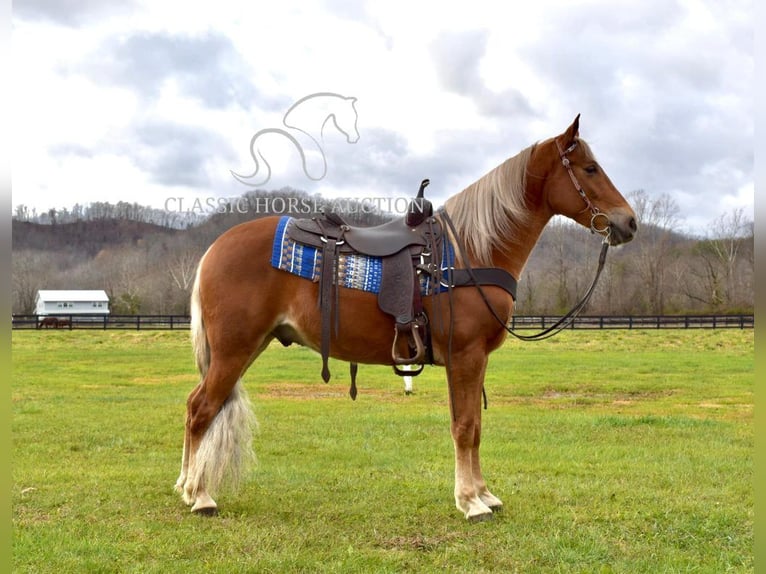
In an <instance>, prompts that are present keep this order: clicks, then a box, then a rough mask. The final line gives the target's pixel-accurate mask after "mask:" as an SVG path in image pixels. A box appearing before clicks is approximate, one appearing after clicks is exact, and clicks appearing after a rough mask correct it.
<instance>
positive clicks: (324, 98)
mask: <svg viewBox="0 0 766 574" xmlns="http://www.w3.org/2000/svg"><path fill="white" fill-rule="evenodd" d="M13 10H14V11H13V22H12V49H13V54H12V67H13V76H14V92H13V96H12V97H13V103H12V113H11V116H12V118H11V119H12V121H13V124H14V136H13V139H12V142H13V145H12V152H13V163H12V169H13V172H12V177H13V180H12V205H13V206H14V207H15V206H16V205H19V204H24V205H26V206H29V207H34V208H36V209H37V210H38V211H47V209H48V208H52V207H53V208H62V207H67V208H71V206H73V205H74V204H76V203H79V204H81V205H82V204H88V203H91V202H95V201H109V202H112V203H115V202H117V201H129V202H137V203H140V204H145V205H152V206H154V207H158V208H164V209H173V210H178V209H200V205H201V204H206V205H208V206H209V205H211V199H217V198H230V197H236V196H239V195H241V194H242V193H245V192H247V191H250V190H252V189H254V187H256V186H257V187H258V188H260V189H280V188H282V187H285V186H288V187H292V188H295V189H300V190H303V191H306V192H308V193H310V194H313V193H319V194H322V195H323V196H325V197H339V198H346V197H350V198H385V197H402V196H410V195H412V194H413V193H414V192H416V191H417V188H418V185H419V183H420V181H421V180H422V179H423V178H426V177H427V178H430V180H431V186H430V187H429V189H428V194H429V195H430V197H432V199H434V201H435V203H437V204H439V203H441V202H443V201H444V199H446V198H447V197H448V196H450V195H452V194H454V193H457V192H459V191H460V190H462V189H463V188H465V187H466V186H467V185H469V184H471V183H472V182H473V181H475V180H476V179H478V178H479V177H481V176H482V175H484V174H485V173H486V172H487V171H489V170H490V169H492V168H493V167H495V166H496V165H498V164H499V163H501V162H502V161H504V160H505V159H507V158H508V157H510V156H513V155H515V154H516V153H517V152H518V151H520V150H522V149H523V148H525V147H527V146H529V145H530V144H532V143H534V142H536V141H540V140H544V139H547V138H549V137H552V136H554V135H557V134H559V133H561V132H563V131H564V130H565V129H566V127H567V126H568V125H569V124H570V123H571V122H572V120H573V119H574V117H575V116H576V115H577V114H578V113H579V114H581V119H580V135H581V136H582V137H583V138H584V139H585V140H586V141H588V142H589V144H590V145H591V147H592V148H593V150H594V152H595V154H596V156H597V157H598V159H599V163H600V164H601V165H602V167H603V168H604V170H605V171H606V172H607V173H608V175H609V176H610V178H611V180H612V181H613V182H614V183H615V185H616V186H617V187H618V188H619V189H620V190H621V191H622V192H623V194H625V195H627V194H629V193H630V192H633V191H636V190H644V192H646V194H648V196H649V197H650V198H659V197H662V196H664V195H666V196H669V197H670V198H671V199H672V200H673V201H674V202H675V203H676V204H677V205H678V208H679V213H678V215H679V227H680V229H679V231H686V232H690V233H694V234H704V233H705V231H706V229H708V228H709V226H710V224H711V222H712V221H714V220H715V219H716V218H718V217H720V216H721V215H723V214H726V213H730V212H732V211H733V210H735V209H743V210H744V211H745V214H746V215H747V216H748V217H750V218H752V217H753V204H754V183H753V181H754V175H753V172H754V166H753V155H754V153H753V146H754V118H753V115H754V113H753V112H754V86H753V82H754V66H755V64H754V55H753V20H754V8H753V3H752V2H751V1H747V0H742V1H740V0H731V1H730V0H722V1H720V0H683V1H673V0H670V1H669V0H645V1H642V2H635V1H621V0H608V1H607V0H590V1H584V0H571V1H568V2H563V1H555V0H537V1H535V2H523V3H522V2H514V1H507V2H496V1H493V2H487V1H483V0H472V1H471V2H435V1H421V2H413V1H412V0H407V1H404V0H367V1H364V0H362V1H352V0H307V1H302V2H298V1H297V0H281V1H279V2H260V1H258V2H244V1H242V0H217V1H216V2H214V3H210V2H204V3H203V2H177V1H174V0H167V1H162V0H155V1H148V0H147V1H142V0H119V1H117V0H16V1H15V2H14V4H13ZM290 110H293V111H292V112H291V115H286V114H287V113H288V111H290ZM331 113H334V114H335V116H334V117H335V121H334V122H333V120H332V118H331V119H330V120H328V121H326V122H325V120H327V118H328V117H329V115H330V114H331ZM354 132H355V133H354ZM357 134H358V137H357ZM256 136H257V137H256ZM309 136H311V137H309ZM253 140H254V141H255V145H254V146H251V143H252V142H253ZM299 150H300V151H302V152H303V160H304V161H305V168H304V167H303V163H302V158H301V155H300V151H299ZM253 156H255V157H258V158H262V160H265V161H266V162H268V164H269V167H270V172H266V171H264V162H263V161H260V163H259V171H258V172H257V174H256V176H257V177H254V178H248V177H247V176H249V175H251V174H252V173H253V172H254V171H255V163H254V160H253ZM232 173H235V174H239V175H240V178H239V179H237V178H235V177H234V176H233V175H232ZM266 178H267V179H266ZM195 200H196V203H195ZM204 209H208V208H207V207H206V208H204Z"/></svg>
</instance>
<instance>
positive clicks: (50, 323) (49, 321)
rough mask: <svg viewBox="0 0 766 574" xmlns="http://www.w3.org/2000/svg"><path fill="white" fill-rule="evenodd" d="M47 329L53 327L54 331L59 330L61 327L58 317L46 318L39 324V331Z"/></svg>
mask: <svg viewBox="0 0 766 574" xmlns="http://www.w3.org/2000/svg"><path fill="white" fill-rule="evenodd" d="M43 327H45V328H46V329H50V328H51V327H53V328H54V329H58V327H59V320H58V318H56V317H45V318H44V319H43V320H42V321H40V322H39V323H38V324H37V328H38V329H42V328H43Z"/></svg>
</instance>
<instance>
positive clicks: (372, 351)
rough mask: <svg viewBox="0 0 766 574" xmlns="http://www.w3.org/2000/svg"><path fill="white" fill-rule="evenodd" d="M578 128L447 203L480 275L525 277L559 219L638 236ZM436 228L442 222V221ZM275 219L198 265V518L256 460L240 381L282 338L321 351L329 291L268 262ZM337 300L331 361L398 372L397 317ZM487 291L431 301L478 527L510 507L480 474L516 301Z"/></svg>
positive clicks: (189, 491) (191, 459)
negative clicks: (495, 365)
mask: <svg viewBox="0 0 766 574" xmlns="http://www.w3.org/2000/svg"><path fill="white" fill-rule="evenodd" d="M578 127H579V115H578V116H577V118H575V121H574V122H573V123H572V125H570V126H569V128H567V129H566V131H564V132H563V133H562V134H560V135H558V136H556V137H554V138H551V139H548V140H545V141H542V142H539V143H536V144H534V145H531V146H530V147H528V148H526V149H524V150H523V151H521V152H520V153H519V154H518V155H516V156H514V157H511V158H510V159H508V160H506V161H505V162H503V163H502V164H501V165H499V166H498V167H496V168H495V169H493V170H492V171H490V172H489V173H487V174H486V175H485V176H484V177H482V178H481V179H479V180H478V181H477V182H475V183H474V184H472V185H471V186H469V187H468V188H466V189H465V190H463V191H462V192H460V193H458V194H457V195H454V196H452V197H451V198H449V199H448V200H447V201H446V203H445V205H444V211H446V213H447V214H448V215H449V217H450V218H451V219H452V222H453V223H454V229H455V231H456V235H457V237H451V240H452V241H453V244H454V243H455V241H460V242H461V244H462V246H463V247H464V251H465V253H466V254H467V255H466V257H468V258H469V259H470V264H471V265H473V266H484V267H489V266H493V267H500V268H502V269H505V270H506V271H508V272H510V273H511V274H512V275H513V276H514V277H519V276H520V275H521V272H522V270H523V268H524V265H525V263H526V261H527V258H528V257H529V254H530V252H531V251H532V248H533V247H534V246H535V243H536V242H537V240H538V238H539V237H540V234H541V233H542V231H543V228H544V227H545V225H546V223H547V222H548V221H549V220H550V219H551V217H552V216H554V215H556V214H561V215H564V216H567V217H569V218H571V219H573V220H575V221H577V222H578V223H580V224H582V225H583V226H584V227H586V228H589V229H591V230H592V231H594V232H596V233H600V234H601V235H603V236H605V238H606V240H607V241H608V242H609V243H610V244H611V245H618V244H620V243H624V242H627V241H630V240H631V239H632V238H633V235H634V234H635V232H636V230H637V224H636V217H635V214H634V212H633V210H632V209H631V207H630V206H629V205H628V203H627V202H626V201H625V199H624V198H623V197H622V195H620V193H619V192H618V191H617V189H616V188H615V186H614V185H613V184H612V182H611V181H610V180H609V178H608V177H607V175H606V173H604V171H603V169H602V167H601V166H600V165H599V164H598V162H597V161H596V158H595V157H594V155H593V152H592V151H591V149H590V147H589V146H588V145H587V144H586V143H585V141H583V140H581V139H580V138H579V133H578ZM437 218H441V219H444V218H443V215H442V214H438V213H437ZM277 221H278V218H277V217H267V218H262V219H258V220H255V221H250V222H247V223H243V224H241V225H238V226H236V227H233V228H232V229H230V230H228V231H227V232H225V233H224V234H223V235H221V236H220V237H219V238H218V239H217V240H216V241H215V242H214V243H213V244H212V245H211V246H210V248H209V249H208V251H207V252H206V253H205V255H204V256H203V257H202V259H201V260H200V263H199V266H198V268H197V276H196V280H195V283H194V288H193V292H192V340H193V345H194V350H195V356H196V361H197V367H198V369H199V371H200V373H201V381H200V383H199V384H198V385H197V387H196V388H195V389H194V390H193V391H192V392H191V394H190V395H189V398H188V401H187V414H186V432H185V437H184V448H183V457H182V464H181V474H180V476H179V477H178V481H177V482H176V489H177V490H178V491H179V492H181V493H182V496H183V500H184V502H185V503H186V504H188V505H191V507H192V508H191V510H192V512H195V513H200V514H215V513H216V511H217V510H216V509H217V506H216V503H215V501H214V500H213V498H212V497H211V495H213V494H215V492H216V491H217V489H218V488H219V487H220V486H221V485H222V482H223V481H224V480H229V479H234V483H236V479H237V478H241V477H243V472H244V470H245V468H246V463H247V462H248V461H249V459H250V457H251V456H252V450H251V444H250V442H251V435H250V433H251V426H252V424H253V423H254V419H253V415H252V411H251V409H250V406H249V402H248V399H247V395H246V393H245V391H244V389H243V387H242V385H241V383H240V379H241V377H242V376H243V374H244V373H245V371H246V370H247V369H248V367H249V366H250V365H251V364H252V363H253V361H255V359H256V358H257V357H258V355H259V354H260V353H262V352H263V351H264V350H265V349H266V348H267V347H268V345H269V343H270V342H271V341H272V340H273V339H275V338H277V339H279V340H280V341H281V342H282V343H285V344H289V343H292V342H294V343H298V344H301V345H304V346H307V347H310V348H312V349H314V350H318V349H319V348H320V310H319V309H318V308H317V305H316V301H317V289H318V284H317V283H315V282H312V281H308V280H306V279H303V278H300V277H298V276H296V275H292V274H289V273H286V272H284V271H281V270H278V269H275V268H273V267H272V266H271V265H270V259H269V254H270V253H271V250H272V242H273V240H274V232H275V228H276V226H277ZM443 228H444V229H447V227H443ZM460 265H461V264H460V263H458V266H460ZM339 291H340V305H339V307H338V313H339V320H340V329H339V331H338V335H337V336H336V337H335V338H334V339H333V341H332V348H331V354H332V356H333V357H335V358H337V359H340V360H343V361H348V362H356V363H371V364H382V365H390V364H392V357H391V351H390V349H391V345H392V342H393V337H394V324H393V318H392V317H391V316H389V315H386V314H384V313H383V312H382V311H380V309H379V308H378V305H377V298H376V295H374V294H372V293H367V292H364V291H360V290H355V289H345V288H343V289H340V290H339ZM483 293H484V297H486V300H485V299H484V297H482V296H481V294H480V293H479V292H478V290H477V289H476V288H474V287H460V288H456V289H454V290H453V291H452V295H451V296H452V305H446V304H441V305H436V304H433V301H432V297H424V301H423V305H424V308H425V312H426V313H427V314H428V315H429V317H431V319H432V320H431V324H439V321H438V320H434V317H433V314H434V313H435V312H436V313H439V314H441V324H442V325H446V324H450V322H451V324H452V325H453V328H452V329H451V331H452V333H451V341H450V340H449V337H448V334H447V332H446V329H441V330H440V329H437V328H434V329H432V348H433V359H434V363H435V364H437V365H441V366H444V365H445V364H448V365H450V369H449V372H448V373H447V375H448V384H449V389H450V398H451V400H450V410H451V414H452V418H451V429H450V430H451V433H452V439H453V442H454V450H455V491H454V494H455V503H456V506H457V508H458V509H459V510H460V511H461V512H463V513H464V515H465V517H466V518H468V519H471V520H483V519H486V518H489V517H491V516H492V513H493V512H495V511H498V510H500V509H501V508H502V504H503V503H502V502H501V501H500V499H499V498H498V497H496V496H495V495H494V494H492V493H491V492H490V491H489V489H488V488H487V484H486V483H485V481H484V478H483V477H482V472H481V465H480V463H479V443H480V439H481V402H482V389H483V385H484V373H485V370H486V368H487V360H488V357H489V354H490V353H491V352H492V351H494V350H495V349H497V348H498V347H500V345H501V344H502V343H503V340H504V339H505V337H506V329H505V325H503V324H500V322H499V321H498V320H496V318H495V317H493V313H492V312H490V310H489V306H491V307H492V308H493V309H494V314H496V315H497V316H499V317H501V318H504V319H505V320H506V321H507V320H509V319H510V317H511V313H512V312H513V298H512V297H511V296H510V295H509V294H508V293H507V292H506V291H504V290H502V289H500V288H498V287H492V286H485V287H483ZM437 297H438V296H437ZM451 310H452V311H451ZM450 312H452V313H453V316H452V317H450ZM448 349H451V356H450V357H448V356H447V353H448Z"/></svg>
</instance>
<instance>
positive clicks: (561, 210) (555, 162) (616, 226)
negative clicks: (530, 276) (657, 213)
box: [539, 114, 638, 245]
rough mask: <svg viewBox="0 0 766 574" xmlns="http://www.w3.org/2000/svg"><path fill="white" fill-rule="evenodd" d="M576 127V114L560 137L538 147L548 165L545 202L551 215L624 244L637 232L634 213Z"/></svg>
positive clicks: (577, 126) (578, 116)
mask: <svg viewBox="0 0 766 574" xmlns="http://www.w3.org/2000/svg"><path fill="white" fill-rule="evenodd" d="M579 125H580V115H579V114H578V115H577V117H576V118H575V120H574V122H572V125H571V126H569V127H568V128H567V130H566V131H565V132H564V133H563V134H561V135H559V136H556V137H555V138H553V139H551V140H548V141H546V142H543V143H541V144H540V145H539V150H540V151H541V152H543V151H544V152H545V153H546V154H548V155H547V157H548V158H549V159H550V162H546V163H549V165H551V167H550V169H549V171H548V175H547V177H546V182H545V186H544V189H543V194H544V201H546V202H547V204H548V207H549V208H550V210H551V211H553V213H555V214H559V215H564V216H566V217H569V218H571V219H573V220H575V221H576V222H578V223H580V224H581V225H584V226H585V227H588V228H590V229H591V230H592V231H594V232H595V233H599V234H600V235H603V236H606V237H608V240H609V243H610V244H611V245H619V244H621V243H627V242H628V241H630V240H631V239H633V236H634V235H635V233H636V231H637V230H638V225H637V223H636V214H635V213H634V212H633V209H632V208H631V207H630V205H629V204H628V202H627V201H625V198H624V197H623V196H622V195H621V194H620V192H619V191H617V188H616V187H615V186H614V184H613V183H612V182H611V181H610V179H609V177H608V176H607V175H606V172H604V169H603V168H602V167H601V165H599V163H598V162H597V161H596V158H595V157H594V156H593V152H592V151H591V149H590V147H589V146H588V144H587V143H585V141H583V140H581V139H580V137H579V133H578V132H579Z"/></svg>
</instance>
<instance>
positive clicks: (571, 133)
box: [564, 114, 580, 147]
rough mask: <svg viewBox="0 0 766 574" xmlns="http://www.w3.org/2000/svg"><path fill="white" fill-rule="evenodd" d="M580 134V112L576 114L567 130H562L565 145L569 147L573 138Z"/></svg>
mask: <svg viewBox="0 0 766 574" xmlns="http://www.w3.org/2000/svg"><path fill="white" fill-rule="evenodd" d="M579 135H580V114H577V117H576V118H575V119H574V121H573V122H572V125H571V126H569V127H568V128H567V131H565V132H564V141H565V142H566V147H569V145H571V144H573V143H574V141H575V139H576V138H577V137H578V136H579Z"/></svg>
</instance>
